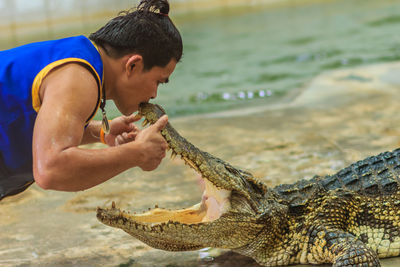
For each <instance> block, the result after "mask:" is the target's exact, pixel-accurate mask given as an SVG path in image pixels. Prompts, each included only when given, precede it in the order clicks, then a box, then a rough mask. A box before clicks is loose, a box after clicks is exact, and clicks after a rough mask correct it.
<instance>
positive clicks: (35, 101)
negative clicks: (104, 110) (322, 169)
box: [32, 58, 103, 122]
mask: <svg viewBox="0 0 400 267" xmlns="http://www.w3.org/2000/svg"><path fill="white" fill-rule="evenodd" d="M67 63H83V64H85V65H87V66H89V67H90V68H91V69H92V70H93V72H94V73H96V79H97V81H98V84H99V85H100V88H99V94H100V98H99V100H101V98H102V92H103V90H102V88H101V86H102V82H101V80H100V77H99V74H98V73H97V71H96V69H95V68H94V67H93V66H92V65H91V64H90V63H89V62H88V61H86V60H84V59H81V58H65V59H60V60H57V61H54V62H53V63H50V64H49V65H47V66H46V67H44V68H43V69H42V70H41V71H40V72H39V73H38V74H37V75H36V77H35V79H34V80H33V83H32V107H33V109H34V110H35V111H36V112H39V109H40V107H41V105H42V103H41V101H40V96H39V90H40V87H41V85H42V82H43V80H44V79H45V78H46V76H47V75H48V74H49V73H50V71H52V70H53V69H55V68H57V67H59V66H61V65H64V64H67ZM100 102H101V101H98V103H97V107H96V110H98V109H99V107H100ZM95 115H96V112H94V113H93V116H91V117H90V118H89V119H88V121H87V122H89V121H91V120H92V119H93V117H94V116H95Z"/></svg>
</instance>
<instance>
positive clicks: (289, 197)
mask: <svg viewBox="0 0 400 267" xmlns="http://www.w3.org/2000/svg"><path fill="white" fill-rule="evenodd" d="M164 113H165V112H164V111H163V110H162V108H161V107H159V106H157V105H152V104H142V105H141V106H140V114H141V115H143V116H145V118H146V122H150V123H154V122H155V121H156V120H157V119H158V118H159V117H160V116H162V115H163V114H164ZM161 133H162V135H163V136H164V138H165V139H166V140H167V142H168V144H169V147H170V148H171V149H172V155H180V156H181V157H182V159H183V160H184V161H185V163H187V164H188V165H189V166H190V167H192V168H193V169H195V170H196V171H197V172H198V173H200V174H201V176H202V179H203V180H204V182H205V191H204V193H203V197H202V201H201V202H200V203H199V204H196V205H194V206H193V207H190V208H187V209H182V210H176V211H170V210H165V209H160V208H155V209H153V210H150V211H148V212H145V213H142V214H129V213H128V212H125V211H121V210H120V209H118V208H116V207H115V204H114V203H113V205H112V207H111V208H109V209H103V208H98V211H97V218H98V219H99V220H100V221H101V222H102V223H104V224H106V225H109V226H112V227H117V228H121V229H123V230H124V231H125V232H127V233H129V234H130V235H132V236H134V237H135V238H137V239H139V240H141V241H143V242H144V243H147V244H148V245H150V246H152V247H154V248H158V249H163V250H168V251H185V250H197V249H201V248H205V247H217V248H228V249H231V250H233V251H235V252H238V253H240V254H243V255H246V256H249V257H252V258H253V259H255V260H256V261H257V262H258V263H259V264H261V265H264V266H284V265H290V264H298V263H301V264H322V263H332V264H333V266H346V267H350V266H380V263H379V258H385V257H393V256H398V255H399V254H400V192H399V182H400V180H399V175H400V150H399V149H397V150H394V151H392V152H384V153H382V154H379V155H377V156H373V157H368V158H366V159H364V160H361V161H358V162H356V163H354V164H352V165H350V166H349V167H347V168H344V169H342V170H341V171H339V172H338V173H336V174H334V175H331V176H326V177H320V176H315V177H314V178H312V179H310V180H300V181H298V182H296V183H294V184H283V185H279V186H276V187H275V188H269V187H267V186H266V185H265V184H264V183H262V182H261V181H259V180H257V179H255V178H254V177H253V176H252V175H251V174H250V173H248V172H246V171H243V170H240V169H238V168H235V167H233V166H231V165H230V164H229V163H227V162H225V161H223V160H221V159H218V158H216V157H214V156H213V155H211V154H209V153H207V152H204V151H201V150H199V149H198V148H197V147H195V146H194V145H193V144H191V143H190V142H188V141H187V140H186V139H185V138H183V137H182V136H180V135H179V134H178V132H177V131H176V130H175V129H174V128H173V127H172V126H171V125H170V124H169V123H168V124H167V126H166V128H165V129H164V130H163V131H162V132H161Z"/></svg>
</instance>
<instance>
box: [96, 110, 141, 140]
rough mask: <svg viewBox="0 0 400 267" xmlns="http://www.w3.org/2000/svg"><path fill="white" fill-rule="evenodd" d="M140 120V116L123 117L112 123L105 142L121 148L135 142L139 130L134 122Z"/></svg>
mask: <svg viewBox="0 0 400 267" xmlns="http://www.w3.org/2000/svg"><path fill="white" fill-rule="evenodd" d="M138 120H140V116H138V115H134V114H132V115H130V116H121V117H118V118H115V119H113V120H112V121H111V122H110V133H109V134H106V135H105V137H104V140H105V141H106V144H107V145H109V146H119V145H122V144H125V143H128V142H132V141H134V140H135V138H136V136H137V134H138V133H139V131H140V130H139V128H138V127H136V125H135V124H134V122H136V121H138Z"/></svg>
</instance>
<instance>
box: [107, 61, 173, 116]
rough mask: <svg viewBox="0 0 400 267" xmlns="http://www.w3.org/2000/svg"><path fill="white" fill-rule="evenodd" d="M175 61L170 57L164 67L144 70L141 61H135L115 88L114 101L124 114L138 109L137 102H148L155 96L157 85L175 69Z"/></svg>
mask: <svg viewBox="0 0 400 267" xmlns="http://www.w3.org/2000/svg"><path fill="white" fill-rule="evenodd" d="M176 63H177V62H176V61H175V60H174V59H172V60H171V61H170V62H169V63H168V64H167V65H166V66H165V67H157V66H155V67H153V68H151V69H150V70H147V71H145V70H144V69H143V61H140V62H137V63H135V65H134V66H133V68H132V69H131V72H130V73H129V71H128V72H126V73H125V75H124V78H123V79H121V80H120V82H119V84H118V85H117V88H116V97H115V98H114V102H115V104H116V106H117V108H118V109H119V111H121V113H122V114H124V115H130V114H132V113H133V112H135V111H137V110H138V109H139V104H140V103H142V102H149V100H150V99H153V98H155V97H156V96H157V89H158V85H159V84H162V83H167V82H168V80H169V76H170V75H171V74H172V72H173V71H174V70H175V66H176Z"/></svg>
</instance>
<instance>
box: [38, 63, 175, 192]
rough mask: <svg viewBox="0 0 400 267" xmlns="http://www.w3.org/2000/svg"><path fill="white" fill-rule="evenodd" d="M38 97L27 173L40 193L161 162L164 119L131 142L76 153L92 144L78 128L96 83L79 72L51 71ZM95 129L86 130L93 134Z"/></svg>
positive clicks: (74, 68) (70, 68) (80, 186)
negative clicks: (31, 159) (31, 158)
mask: <svg viewBox="0 0 400 267" xmlns="http://www.w3.org/2000/svg"><path fill="white" fill-rule="evenodd" d="M40 97H41V100H42V106H41V108H40V110H39V112H38V116H37V119H36V123H35V127H34V133H33V173H34V178H35V181H36V182H37V184H38V185H39V186H41V187H42V188H44V189H54V190H62V191H79V190H85V189H88V188H91V187H93V186H95V185H98V184H100V183H103V182H104V181H107V180H108V179H110V178H112V177H114V176H115V175H117V174H119V173H121V172H123V171H125V170H127V169H129V168H132V167H136V166H138V167H140V168H142V169H143V170H145V171H150V170H153V169H155V168H156V167H157V166H158V165H159V163H160V162H161V160H162V158H163V157H165V149H166V148H167V144H166V142H165V141H164V139H163V138H162V136H161V134H160V130H161V129H163V128H164V127H165V125H166V123H167V121H168V118H167V117H163V118H161V119H160V120H159V121H158V122H157V123H156V124H154V125H152V126H150V127H148V128H146V129H144V130H142V131H140V132H138V133H137V136H135V138H134V139H135V141H133V142H128V143H124V144H121V145H118V146H113V147H107V148H104V149H83V148H79V147H78V146H79V145H80V144H81V143H82V142H83V143H89V142H92V141H94V140H95V139H91V137H89V136H88V131H86V133H85V130H84V126H85V121H86V120H87V118H88V117H89V116H90V114H91V113H92V111H93V109H94V107H95V106H96V99H97V83H96V81H95V79H94V77H93V76H92V75H91V73H90V72H89V71H88V70H87V69H86V68H84V67H83V66H80V65H78V64H67V65H64V66H62V67H60V68H58V69H56V70H54V71H52V72H51V73H50V74H49V75H48V76H47V77H46V79H45V80H44V82H43V84H42V88H41V89H40ZM95 123H96V122H94V124H92V125H91V126H92V127H95V128H94V130H96V129H97V130H98V129H99V128H98V127H99V125H95ZM88 128H90V127H88ZM92 130H93V129H92ZM97 130H96V131H97Z"/></svg>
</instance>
